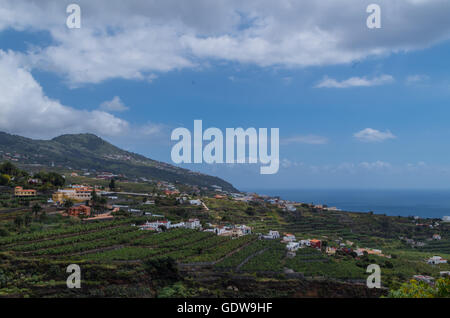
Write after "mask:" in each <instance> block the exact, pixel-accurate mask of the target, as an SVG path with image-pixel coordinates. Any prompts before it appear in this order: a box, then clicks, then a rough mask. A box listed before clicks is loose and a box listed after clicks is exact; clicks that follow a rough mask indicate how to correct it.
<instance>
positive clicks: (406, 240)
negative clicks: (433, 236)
mask: <svg viewBox="0 0 450 318" xmlns="http://www.w3.org/2000/svg"><path fill="white" fill-rule="evenodd" d="M399 238H400V240H402V241H404V242H405V243H406V244H408V245H411V246H412V247H414V246H416V247H424V246H425V243H424V242H419V241H415V240H413V239H409V238H407V237H403V236H400V237H399Z"/></svg>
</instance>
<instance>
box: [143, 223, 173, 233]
mask: <svg viewBox="0 0 450 318" xmlns="http://www.w3.org/2000/svg"><path fill="white" fill-rule="evenodd" d="M161 226H165V227H166V228H167V229H170V227H171V224H170V221H159V220H158V221H155V222H148V221H147V222H145V223H144V224H143V225H141V226H140V229H141V230H153V231H158V230H159V228H160V227H161Z"/></svg>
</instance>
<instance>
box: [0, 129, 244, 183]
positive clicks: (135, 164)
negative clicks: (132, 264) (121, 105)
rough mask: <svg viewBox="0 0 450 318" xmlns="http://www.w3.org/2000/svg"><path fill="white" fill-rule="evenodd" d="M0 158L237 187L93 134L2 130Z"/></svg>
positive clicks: (25, 162)
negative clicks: (49, 135) (41, 135)
mask: <svg viewBox="0 0 450 318" xmlns="http://www.w3.org/2000/svg"><path fill="white" fill-rule="evenodd" d="M0 158H1V159H3V160H11V159H12V160H14V161H17V162H18V163H22V164H41V165H45V166H52V165H55V166H61V167H65V168H68V167H70V168H72V169H80V170H81V169H89V170H96V171H106V172H112V173H115V174H124V175H126V176H127V177H144V178H148V179H154V180H163V181H169V182H180V183H184V184H190V185H197V186H201V187H210V188H211V186H213V185H217V186H219V187H222V189H223V190H226V191H237V190H236V189H235V188H234V187H233V186H232V185H231V184H230V183H228V182H226V181H224V180H222V179H220V178H217V177H213V176H209V175H205V174H202V173H198V172H193V171H190V170H187V169H183V168H179V167H175V166H173V165H170V164H167V163H164V162H160V161H156V160H152V159H149V158H146V157H144V156H141V155H139V154H135V153H132V152H128V151H125V150H122V149H120V148H118V147H116V146H114V145H112V144H110V143H108V142H107V141H105V140H103V139H101V138H99V137H97V136H95V135H93V134H73V135H62V136H59V137H56V138H53V139H52V140H34V139H30V138H26V137H21V136H17V135H11V134H8V133H4V132H0Z"/></svg>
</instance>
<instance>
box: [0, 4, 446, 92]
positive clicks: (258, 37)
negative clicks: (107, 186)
mask: <svg viewBox="0 0 450 318" xmlns="http://www.w3.org/2000/svg"><path fill="white" fill-rule="evenodd" d="M77 3H78V4H79V5H80V6H81V9H82V28H81V29H78V30H69V29H67V28H66V26H65V23H64V22H65V19H66V17H67V14H66V12H65V6H66V5H67V3H66V2H64V1H52V0H41V1H38V2H37V1H36V2H30V1H13V0H2V5H1V8H0V30H2V29H7V28H14V29H16V30H31V31H48V32H49V34H50V36H51V38H52V40H53V41H52V44H51V45H50V46H47V47H44V48H37V49H34V51H33V55H32V57H33V58H32V59H31V63H33V66H34V67H40V68H43V69H45V70H49V71H53V72H57V73H58V74H62V75H64V76H65V77H66V79H67V81H68V83H69V84H70V85H81V84H83V83H99V82H102V81H104V80H108V79H112V78H123V79H133V80H151V79H152V77H153V76H155V75H154V74H155V73H163V72H168V71H172V70H177V69H182V68H194V67H202V66H205V65H208V63H209V60H216V61H217V60H224V61H230V62H239V63H250V64H255V65H258V66H262V67H268V66H277V67H278V66H282V67H289V68H290V67H306V66H314V65H334V64H341V63H351V62H353V61H356V60H358V61H359V60H363V59H365V58H367V57H373V56H375V57H377V56H386V55H387V54H391V53H396V52H407V51H410V50H415V49H422V48H426V47H428V46H431V45H433V44H435V43H438V42H442V41H445V40H447V39H449V38H450V19H448V12H449V10H450V3H449V2H448V1H447V0H430V1H422V0H410V1H404V0H379V1H378V4H380V6H381V7H382V28H381V29H379V30H375V31H374V30H369V29H368V28H367V27H366V25H365V20H366V16H367V15H368V14H367V13H366V6H367V3H364V2H355V1H353V0H342V1H334V0H323V1H316V0H304V1H288V0H283V1H272V0H247V1H239V0H216V1H214V2H211V1H205V0H190V1H188V2H187V1H180V0H166V1H156V0H149V1H138V0H129V1H126V2H124V1H119V0H97V1H87V0H79V1H77ZM382 80H383V79H382ZM350 82H352V83H353V84H354V83H359V84H357V85H360V86H367V85H369V84H367V83H370V82H371V80H367V79H364V78H362V79H361V78H360V79H358V78H355V79H353V80H352V81H350ZM376 82H377V81H375V83H376ZM336 83H337V84H338V85H339V83H340V82H338V81H336ZM336 83H334V84H336ZM352 83H347V84H346V83H344V84H342V83H341V85H353V84H352ZM372 84H373V83H372Z"/></svg>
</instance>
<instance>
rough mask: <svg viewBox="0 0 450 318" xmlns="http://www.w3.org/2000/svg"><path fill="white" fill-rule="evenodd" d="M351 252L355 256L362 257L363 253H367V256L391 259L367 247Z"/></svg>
mask: <svg viewBox="0 0 450 318" xmlns="http://www.w3.org/2000/svg"><path fill="white" fill-rule="evenodd" d="M353 252H355V253H356V255H357V256H363V255H364V253H367V254H369V255H377V256H381V257H387V258H391V255H384V254H383V253H382V251H381V250H379V249H376V248H367V247H366V248H357V249H355V250H353Z"/></svg>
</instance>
